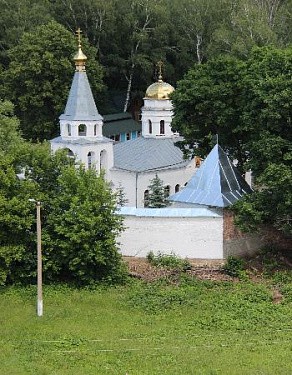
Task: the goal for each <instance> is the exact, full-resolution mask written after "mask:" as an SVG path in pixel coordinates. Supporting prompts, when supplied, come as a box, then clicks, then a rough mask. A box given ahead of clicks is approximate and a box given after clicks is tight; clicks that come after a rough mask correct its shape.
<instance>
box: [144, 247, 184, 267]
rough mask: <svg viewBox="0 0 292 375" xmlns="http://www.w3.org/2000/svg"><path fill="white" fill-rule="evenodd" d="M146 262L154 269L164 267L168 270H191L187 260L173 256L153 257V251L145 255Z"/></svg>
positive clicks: (158, 255)
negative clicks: (154, 267)
mask: <svg viewBox="0 0 292 375" xmlns="http://www.w3.org/2000/svg"><path fill="white" fill-rule="evenodd" d="M147 260H148V262H149V263H150V264H152V265H153V266H156V267H165V268H170V269H179V270H182V271H186V270H188V269H190V268H191V264H190V262H189V261H188V260H187V259H181V258H179V257H177V256H176V255H175V254H173V253H171V254H162V253H160V252H159V253H158V254H157V255H155V254H154V253H153V251H150V252H149V253H148V254H147Z"/></svg>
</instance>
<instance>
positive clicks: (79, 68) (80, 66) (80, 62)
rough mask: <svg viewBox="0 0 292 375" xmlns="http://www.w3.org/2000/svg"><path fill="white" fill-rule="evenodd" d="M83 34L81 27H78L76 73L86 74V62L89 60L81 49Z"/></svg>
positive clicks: (75, 59) (75, 57)
mask: <svg viewBox="0 0 292 375" xmlns="http://www.w3.org/2000/svg"><path fill="white" fill-rule="evenodd" d="M81 33H82V31H81V30H80V27H78V29H77V31H76V35H77V38H78V52H77V53H76V55H75V56H74V61H75V66H76V72H84V71H85V62H86V60H87V56H86V55H84V53H83V51H82V48H81Z"/></svg>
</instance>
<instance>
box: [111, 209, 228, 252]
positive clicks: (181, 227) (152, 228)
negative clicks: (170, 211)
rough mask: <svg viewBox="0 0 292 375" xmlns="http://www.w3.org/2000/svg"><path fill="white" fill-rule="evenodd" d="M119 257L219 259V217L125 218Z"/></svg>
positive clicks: (221, 227)
mask: <svg viewBox="0 0 292 375" xmlns="http://www.w3.org/2000/svg"><path fill="white" fill-rule="evenodd" d="M124 225H125V227H126V230H125V231H124V232H123V233H122V234H121V235H120V237H119V239H118V242H119V243H120V249H121V253H122V254H123V255H125V256H137V257H146V256H147V254H148V253H149V252H150V251H153V252H154V253H155V254H157V253H158V252H161V253H163V254H170V253H174V254H175V255H177V256H178V257H181V258H190V259H194V258H197V259H223V218H222V217H215V218H214V217H148V216H147V217H145V216H144V217H143V216H125V220H124Z"/></svg>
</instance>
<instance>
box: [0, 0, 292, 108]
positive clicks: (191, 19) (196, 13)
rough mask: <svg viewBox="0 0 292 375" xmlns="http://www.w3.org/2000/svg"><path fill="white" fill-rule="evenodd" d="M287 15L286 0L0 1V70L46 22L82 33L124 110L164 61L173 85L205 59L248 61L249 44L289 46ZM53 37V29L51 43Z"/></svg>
mask: <svg viewBox="0 0 292 375" xmlns="http://www.w3.org/2000/svg"><path fill="white" fill-rule="evenodd" d="M291 17H292V2H291V0H256V1H254V0H217V1H216V2H215V1H214V0H144V1H140V0H123V1H121V0H94V1H93V0H62V1H50V0H5V1H4V0H2V1H1V14H0V25H1V26H0V28H1V29H0V30H1V32H0V35H1V36H0V38H1V39H0V45H1V53H0V65H3V67H4V69H6V68H7V66H8V64H9V62H10V57H9V55H10V52H9V51H10V50H11V49H13V48H14V47H15V46H16V45H18V44H19V41H20V40H21V44H22V43H25V42H24V41H23V40H22V39H21V37H22V35H23V33H24V32H29V33H32V34H34V32H35V29H36V28H37V27H38V26H40V25H44V24H47V22H48V21H52V20H54V21H57V22H58V23H59V24H61V25H63V26H64V27H65V28H66V29H67V30H70V31H71V33H72V35H73V33H74V32H75V30H76V29H77V27H81V29H82V30H83V32H84V35H85V36H86V37H87V38H88V40H89V43H90V45H91V46H92V47H94V48H95V50H96V55H95V56H93V55H92V56H91V58H96V59H97V60H98V62H99V63H100V64H102V66H103V67H104V70H105V84H106V86H107V88H108V89H109V90H111V95H112V94H113V93H114V92H116V91H118V92H119V93H121V94H122V99H121V100H122V103H121V107H125V106H127V105H128V104H129V102H128V100H127V99H126V97H127V94H128V95H129V96H130V98H131V99H132V100H133V99H135V98H139V99H141V98H142V97H143V93H144V92H145V89H146V87H147V86H148V85H149V84H150V83H151V81H152V80H153V78H155V77H156V73H155V64H156V63H157V61H158V60H160V59H162V60H163V61H164V62H165V74H164V76H165V78H166V79H167V80H168V81H169V82H170V83H172V84H175V83H176V82H177V81H178V80H179V79H181V78H182V77H183V75H184V74H185V73H186V72H187V71H188V69H189V68H191V67H192V66H193V64H194V63H199V64H200V63H204V62H206V61H208V60H209V59H210V57H214V56H219V55H220V54H228V55H232V56H236V57H243V58H247V57H248V55H249V52H250V51H251V49H252V47H254V46H264V45H271V44H272V45H275V46H277V47H285V46H287V45H289V44H291V41H292V26H291V25H292V22H291ZM57 34H58V33H56V34H55V36H54V32H53V31H52V33H51V38H52V39H55V37H56V38H58V35H57ZM35 38H36V40H37V39H38V38H37V36H36V37H35ZM63 43H64V41H63ZM25 44H26V43H25ZM32 44H34V43H32ZM48 51H49V52H50V44H48ZM56 52H57V51H56ZM59 53H60V55H59V57H60V59H63V58H64V56H65V55H64V54H66V57H67V58H68V59H70V57H71V54H72V52H70V51H68V50H67V47H66V48H65V49H64V54H63V52H62V51H59ZM41 63H42V62H41ZM61 65H62V64H61ZM55 69H56V72H57V71H58V70H57V67H55ZM60 69H61V66H60ZM63 69H64V66H63ZM64 74H65V73H64ZM64 78H65V77H64ZM66 84H67V83H65V82H64V87H65V86H66ZM64 91H65V92H66V89H65V90H64ZM95 94H96V93H95ZM14 100H15V102H14V104H16V105H17V107H18V105H19V103H18V99H17V97H15V98H14ZM60 105H61V104H60ZM100 106H101V107H102V108H101V107H100ZM100 106H99V109H106V110H108V107H107V108H106V107H104V103H100ZM121 107H120V109H121ZM62 109H63V108H61V109H60V111H62ZM101 112H102V113H103V111H101ZM60 113H61V112H59V113H58V115H59V114H60Z"/></svg>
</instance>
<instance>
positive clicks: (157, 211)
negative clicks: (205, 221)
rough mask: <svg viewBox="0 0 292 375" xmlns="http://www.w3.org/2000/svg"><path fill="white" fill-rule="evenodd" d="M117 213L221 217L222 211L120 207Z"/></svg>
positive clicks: (202, 208)
mask: <svg viewBox="0 0 292 375" xmlns="http://www.w3.org/2000/svg"><path fill="white" fill-rule="evenodd" d="M117 214H119V215H124V216H142V217H222V212H220V211H218V210H217V211H216V210H214V209H210V208H208V207H195V208H172V207H167V208H136V207H120V208H119V209H118V210H117Z"/></svg>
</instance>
